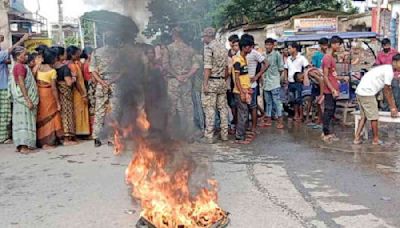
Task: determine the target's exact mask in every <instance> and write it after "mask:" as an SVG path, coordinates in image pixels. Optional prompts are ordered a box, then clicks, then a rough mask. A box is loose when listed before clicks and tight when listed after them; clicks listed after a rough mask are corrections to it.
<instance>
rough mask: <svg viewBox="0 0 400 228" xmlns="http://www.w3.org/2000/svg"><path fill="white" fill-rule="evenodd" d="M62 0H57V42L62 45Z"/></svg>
mask: <svg viewBox="0 0 400 228" xmlns="http://www.w3.org/2000/svg"><path fill="white" fill-rule="evenodd" d="M62 4H63V1H62V0H58V35H59V40H58V42H59V44H60V45H64V32H63V24H64V13H63V7H62Z"/></svg>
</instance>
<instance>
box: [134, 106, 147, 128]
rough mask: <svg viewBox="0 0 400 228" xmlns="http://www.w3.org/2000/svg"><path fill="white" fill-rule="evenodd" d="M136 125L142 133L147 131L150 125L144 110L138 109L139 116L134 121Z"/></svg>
mask: <svg viewBox="0 0 400 228" xmlns="http://www.w3.org/2000/svg"><path fill="white" fill-rule="evenodd" d="M136 124H137V126H138V127H139V128H140V130H142V131H147V130H149V128H150V123H149V121H148V120H147V115H146V112H145V111H144V109H140V111H139V116H138V118H137V119H136Z"/></svg>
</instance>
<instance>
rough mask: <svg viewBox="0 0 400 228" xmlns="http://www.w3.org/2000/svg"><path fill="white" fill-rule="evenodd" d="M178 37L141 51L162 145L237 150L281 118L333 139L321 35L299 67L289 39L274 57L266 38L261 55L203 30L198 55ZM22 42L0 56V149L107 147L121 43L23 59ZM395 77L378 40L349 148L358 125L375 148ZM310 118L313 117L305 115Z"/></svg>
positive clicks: (398, 90) (330, 59) (325, 43)
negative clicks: (177, 142) (85, 143)
mask: <svg viewBox="0 0 400 228" xmlns="http://www.w3.org/2000/svg"><path fill="white" fill-rule="evenodd" d="M181 32H182V31H181V29H180V28H178V27H177V28H174V29H173V32H172V40H171V42H163V43H162V44H161V45H159V46H156V47H154V46H151V45H146V46H145V48H143V50H142V52H143V59H144V61H143V64H144V65H145V75H147V76H146V79H145V80H144V83H145V84H144V85H143V86H144V91H145V92H144V93H145V94H144V95H145V103H146V104H145V111H146V112H147V114H148V119H149V120H150V122H151V123H152V125H153V126H152V128H153V129H156V130H157V131H160V132H161V131H167V132H168V133H169V135H170V136H171V138H174V136H177V134H178V132H179V133H180V134H183V135H184V136H185V138H186V139H188V140H189V141H191V142H192V141H199V142H203V143H214V142H216V140H217V139H218V138H219V139H220V140H222V141H229V139H230V137H229V135H231V138H234V142H235V143H237V144H250V143H251V142H252V141H253V140H254V139H255V138H256V136H257V135H258V134H260V131H259V129H260V128H269V127H272V126H275V128H276V130H277V131H279V130H282V129H284V128H285V125H286V124H285V121H284V119H286V118H285V117H287V119H288V121H294V122H297V123H299V124H301V123H303V122H304V123H305V124H307V125H308V126H311V127H312V128H314V129H320V130H321V131H322V134H321V139H322V140H323V141H325V142H334V141H338V140H339V138H338V137H337V136H336V135H335V134H334V132H333V130H332V127H331V126H332V123H333V121H334V119H335V111H336V101H337V99H338V97H339V94H340V88H339V83H340V81H344V82H348V81H349V77H347V76H346V77H343V76H340V75H338V74H337V70H336V53H337V52H338V51H339V50H340V49H341V48H342V44H343V40H342V39H341V38H340V37H338V36H333V37H331V38H330V39H327V38H322V39H321V40H320V41H319V42H318V43H319V47H320V48H319V50H318V51H317V52H315V53H314V55H313V56H312V58H311V62H309V61H308V60H307V59H306V58H305V56H304V55H303V54H302V53H301V49H300V45H299V44H298V43H296V42H291V43H288V44H287V45H286V48H284V49H282V50H281V51H279V50H278V49H277V47H276V45H277V42H276V40H274V39H272V38H267V39H266V40H265V43H264V45H265V52H264V53H262V52H260V51H259V50H258V49H256V44H255V42H254V37H253V36H251V35H249V34H243V35H242V36H241V37H239V36H238V35H232V36H230V37H229V39H228V41H229V45H230V49H229V50H227V49H226V48H225V45H224V44H223V43H222V42H221V41H220V40H218V39H217V38H216V30H215V29H214V28H206V29H205V30H204V32H203V34H202V39H203V42H204V49H203V51H200V50H196V49H195V48H192V47H191V46H190V45H188V44H186V43H185V41H184V40H183V39H182V34H181ZM27 39H29V37H28V35H24V36H23V37H22V39H21V40H20V41H18V42H17V43H16V44H15V45H14V46H12V47H11V48H9V49H1V50H0V114H1V115H0V143H1V144H7V143H14V145H15V147H16V149H17V152H20V153H24V154H25V153H30V152H32V151H34V150H35V149H37V148H42V149H51V148H54V147H57V146H59V145H65V146H66V145H75V144H77V143H78V142H79V141H80V140H94V145H95V147H99V146H101V145H103V144H104V143H105V142H106V141H107V142H108V143H112V138H111V137H110V135H109V134H107V133H105V131H104V129H105V128H106V126H107V124H110V123H107V122H109V121H110V120H109V118H108V116H110V115H111V116H112V115H119V114H121V113H119V112H120V110H119V108H118V106H117V104H118V102H116V100H117V99H118V97H119V96H121V95H122V92H121V91H120V92H118V88H117V86H116V82H117V81H118V80H119V78H120V77H121V74H123V71H124V69H123V68H118V67H115V64H114V63H115V61H116V59H118V58H117V56H118V55H119V52H120V51H121V44H119V43H117V42H115V39H108V38H106V39H105V45H104V46H103V47H101V48H98V49H97V50H92V49H91V48H85V49H84V50H81V49H80V48H78V47H76V46H69V47H67V48H64V47H61V46H54V47H47V46H44V45H41V46H39V47H37V48H36V49H35V52H33V53H28V52H27V50H26V49H25V48H24V47H22V46H21V45H22V44H23V42H24V41H26V40H27ZM0 41H3V37H2V36H0ZM11 58H12V59H13V68H12V70H11V75H9V72H10V71H9V69H8V65H9V64H10V63H11ZM398 71H400V54H398V53H397V51H395V50H394V49H393V48H392V47H391V44H390V41H389V40H388V39H384V40H383V41H382V51H381V52H379V53H378V55H377V58H376V62H375V67H374V68H372V69H371V70H370V71H369V72H368V73H367V74H366V75H365V76H364V77H363V78H362V79H361V81H360V84H359V86H358V88H357V90H356V95H357V102H358V104H359V107H360V110H361V121H360V124H359V128H358V129H357V131H356V134H355V138H354V144H361V143H362V139H361V133H362V130H363V128H364V126H365V123H366V121H367V120H369V121H371V127H372V130H373V135H374V137H373V144H375V145H380V144H382V142H381V141H380V139H379V137H378V119H379V112H378V102H377V99H376V96H377V95H378V94H379V93H382V91H383V94H384V97H385V99H384V100H383V103H384V104H386V107H387V109H388V110H390V113H391V115H392V117H393V118H395V117H397V116H398V108H399V104H400V86H399V79H398V78H399V77H398V74H397V73H396V72H398ZM259 97H262V99H259ZM161 98H167V99H166V100H167V102H164V101H163V100H162V99H161ZM260 101H261V102H260ZM313 112H314V113H315V114H316V115H315V118H310V113H313ZM118 113H119V114H118ZM111 124H115V123H113V122H111ZM176 124H178V125H179V126H181V129H179V131H178V132H177V131H175V132H174V131H172V129H174V127H173V125H176Z"/></svg>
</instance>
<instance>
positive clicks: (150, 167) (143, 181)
mask: <svg viewBox="0 0 400 228" xmlns="http://www.w3.org/2000/svg"><path fill="white" fill-rule="evenodd" d="M136 122H137V125H138V127H139V128H140V129H148V128H149V127H150V124H149V123H148V121H147V119H146V114H145V112H144V111H143V112H142V114H140V115H139V117H138V119H137V121H136ZM136 141H137V146H136V151H135V153H134V155H133V160H132V161H131V163H130V164H129V166H128V168H127V169H126V172H125V180H126V182H127V184H131V185H132V187H133V193H132V196H133V197H134V198H136V199H138V200H140V204H141V207H142V212H141V216H142V217H144V218H145V219H146V220H148V221H149V222H151V223H152V224H153V225H154V226H156V227H158V228H176V227H182V228H183V227H185V228H192V227H194V228H196V227H211V226H212V225H213V224H214V223H216V222H218V221H220V220H221V219H224V218H226V217H227V215H226V213H225V212H224V211H223V210H221V208H220V207H219V206H218V204H217V200H218V195H217V182H216V181H214V180H209V181H208V183H207V184H208V186H209V187H204V188H202V189H201V190H200V191H199V192H198V193H197V194H193V193H192V192H191V191H190V190H191V189H190V188H189V180H190V177H191V173H192V170H191V167H190V165H189V164H187V163H183V164H182V166H181V167H180V168H177V169H176V168H175V169H174V168H172V167H170V166H171V163H172V162H173V157H172V156H170V155H168V153H165V152H163V151H158V150H156V149H154V148H153V147H152V146H151V145H150V144H148V143H147V142H146V141H145V140H144V139H140V140H136Z"/></svg>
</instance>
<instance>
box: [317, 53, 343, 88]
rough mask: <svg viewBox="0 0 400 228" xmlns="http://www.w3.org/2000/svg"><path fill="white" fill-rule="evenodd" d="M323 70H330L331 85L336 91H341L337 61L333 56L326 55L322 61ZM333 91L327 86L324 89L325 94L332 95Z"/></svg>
mask: <svg viewBox="0 0 400 228" xmlns="http://www.w3.org/2000/svg"><path fill="white" fill-rule="evenodd" d="M321 68H322V69H323V70H325V68H329V73H328V79H329V82H330V83H331V85H332V86H333V88H334V89H336V90H337V91H339V82H338V80H337V78H336V60H335V58H333V56H332V55H329V54H327V55H324V58H323V59H322V65H321ZM331 93H332V91H331V90H330V89H329V87H328V86H325V88H324V94H331Z"/></svg>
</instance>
